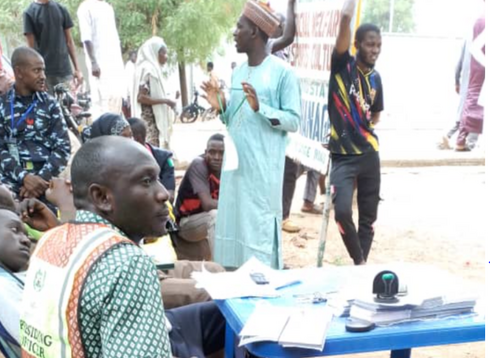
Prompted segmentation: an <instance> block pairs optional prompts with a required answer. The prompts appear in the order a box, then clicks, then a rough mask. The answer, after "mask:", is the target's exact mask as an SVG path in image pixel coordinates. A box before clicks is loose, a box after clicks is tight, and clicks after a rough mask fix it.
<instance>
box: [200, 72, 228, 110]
mask: <svg viewBox="0 0 490 358" xmlns="http://www.w3.org/2000/svg"><path fill="white" fill-rule="evenodd" d="M201 89H202V90H203V91H204V92H205V93H206V94H205V95H203V96H202V97H203V98H205V99H206V101H208V103H209V104H210V105H211V107H213V108H214V109H215V110H216V111H218V112H220V111H221V107H220V105H219V101H218V96H220V98H221V104H222V106H223V111H226V99H225V95H224V94H223V91H221V90H220V88H219V84H218V82H217V81H216V80H213V79H211V80H209V81H206V82H203V84H202V85H201Z"/></svg>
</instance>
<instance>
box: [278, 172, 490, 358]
mask: <svg viewBox="0 0 490 358" xmlns="http://www.w3.org/2000/svg"><path fill="white" fill-rule="evenodd" d="M304 183H305V176H302V177H301V178H300V179H299V180H298V183H297V187H296V193H295V198H294V202H293V209H292V215H291V218H292V219H293V220H294V221H295V222H297V223H298V224H300V226H301V227H302V228H303V230H302V231H301V232H300V233H299V234H287V233H284V232H283V244H284V247H283V257H284V262H285V264H286V265H288V266H290V267H292V268H298V267H308V266H315V265H316V256H317V251H318V242H319V237H320V229H321V224H322V217H321V216H318V215H311V214H304V213H301V211H300V208H301V204H302V195H303V188H304ZM484 190H485V167H426V168H384V169H382V189H381V197H382V201H381V203H380V206H379V212H378V221H377V223H376V235H375V239H374V243H373V247H372V250H371V253H370V257H369V261H368V263H390V262H398V261H404V262H420V263H425V264H431V265H433V266H437V267H440V268H442V269H445V270H447V271H450V272H451V273H454V274H456V275H458V276H461V277H463V278H465V279H467V280H470V281H472V282H474V283H476V284H478V285H482V286H483V285H484V284H485V266H484V265H485V247H484V244H485V241H484V234H485V232H487V231H486V230H485V228H484V225H485V224H486V222H485V220H484V212H485V211H484V210H483V208H482V206H483V200H484V199H483V196H482V195H483V193H484ZM323 201H324V198H323V197H320V196H318V197H317V202H319V203H321V202H323ZM354 209H355V208H354ZM351 264H352V263H351V260H350V258H349V256H348V254H347V252H346V250H345V248H344V245H343V243H342V240H341V237H340V234H339V233H338V231H337V226H336V224H335V222H334V219H333V211H332V212H331V217H330V224H329V227H328V235H327V244H326V250H325V256H324V265H351ZM484 356H485V345H484V343H483V342H482V343H472V344H459V345H452V346H442V347H427V348H418V349H414V350H413V351H412V357H414V358H429V357H434V358H435V357H445V358H452V357H454V358H456V357H458V358H463V357H464V358H477V357H478V358H480V357H481V358H482V357H484ZM339 357H352V358H354V357H357V358H374V357H389V353H388V352H383V353H381V352H378V353H376V354H357V355H349V356H339Z"/></svg>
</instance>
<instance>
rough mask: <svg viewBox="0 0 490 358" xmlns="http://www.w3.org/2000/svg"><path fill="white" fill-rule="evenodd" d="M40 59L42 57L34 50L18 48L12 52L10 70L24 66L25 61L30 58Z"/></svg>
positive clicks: (23, 47) (25, 47) (24, 47)
mask: <svg viewBox="0 0 490 358" xmlns="http://www.w3.org/2000/svg"><path fill="white" fill-rule="evenodd" d="M33 57H35V58H39V57H40V58H42V56H41V55H40V54H39V52H37V51H36V50H34V49H32V48H30V47H27V46H20V47H17V48H16V49H15V50H14V53H12V58H11V61H10V62H11V63H12V68H15V67H18V66H25V65H26V62H27V59H30V58H33Z"/></svg>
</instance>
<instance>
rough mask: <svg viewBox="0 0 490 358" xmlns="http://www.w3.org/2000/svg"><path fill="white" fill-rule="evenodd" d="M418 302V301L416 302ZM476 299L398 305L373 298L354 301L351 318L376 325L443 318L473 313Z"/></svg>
mask: <svg viewBox="0 0 490 358" xmlns="http://www.w3.org/2000/svg"><path fill="white" fill-rule="evenodd" d="M416 301H417V300H416ZM475 304H476V299H475V298H471V297H455V296H453V297H452V298H450V297H446V296H435V297H427V298H425V299H422V300H421V301H420V300H419V301H418V302H415V303H414V301H410V299H408V298H407V299H405V298H402V299H400V301H399V302H397V303H391V304H390V303H379V302H375V301H374V299H373V298H364V299H356V300H354V302H353V304H352V307H351V309H350V317H352V318H355V319H359V320H363V321H368V322H372V323H376V324H381V325H382V324H392V323H398V322H404V321H411V320H423V319H433V318H443V317H447V316H452V315H459V314H465V313H471V312H473V310H474V307H475Z"/></svg>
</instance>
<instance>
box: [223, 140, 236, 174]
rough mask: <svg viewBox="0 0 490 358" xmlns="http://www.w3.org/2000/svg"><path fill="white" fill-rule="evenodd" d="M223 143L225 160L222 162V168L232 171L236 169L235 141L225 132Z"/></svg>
mask: <svg viewBox="0 0 490 358" xmlns="http://www.w3.org/2000/svg"><path fill="white" fill-rule="evenodd" d="M224 143H225V161H224V164H223V169H222V170H224V171H225V172H226V171H229V172H231V171H233V170H237V169H238V152H237V150H236V146H235V142H233V138H231V136H230V134H229V133H227V134H226V135H225V139H224Z"/></svg>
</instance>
